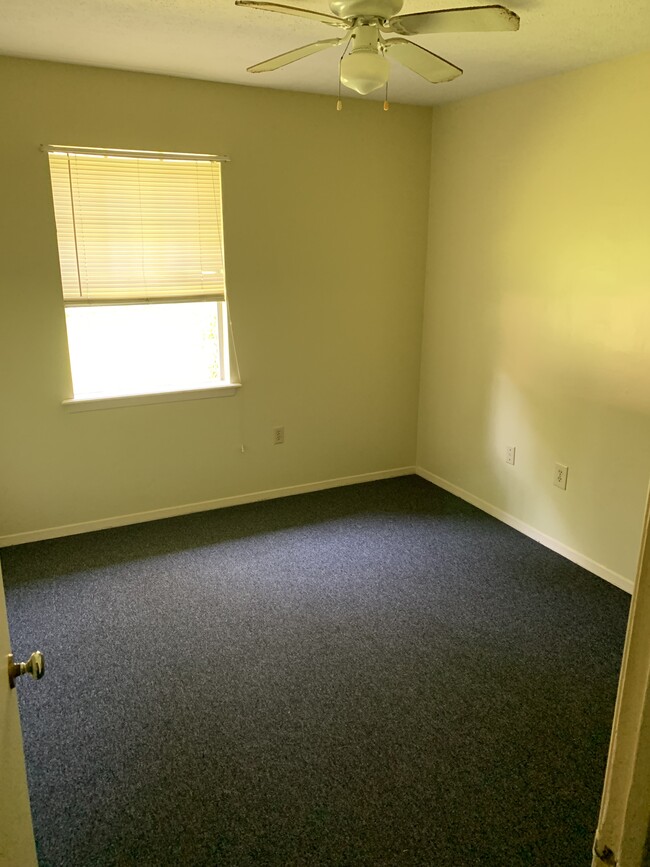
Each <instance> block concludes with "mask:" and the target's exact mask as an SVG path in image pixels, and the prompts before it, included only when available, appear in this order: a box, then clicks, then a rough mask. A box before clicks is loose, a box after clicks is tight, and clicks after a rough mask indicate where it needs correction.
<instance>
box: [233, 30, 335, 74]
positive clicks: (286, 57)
mask: <svg viewBox="0 0 650 867" xmlns="http://www.w3.org/2000/svg"><path fill="white" fill-rule="evenodd" d="M342 42H345V36H344V37H342V38H341V39H321V40H320V42H311V43H310V44H309V45H303V46H302V48H294V49H293V51H285V53H284V54H278V56H277V57H271V58H270V59H269V60H263V61H262V62H261V63H256V64H255V66H249V67H248V69H247V72H272V71H273V70H274V69H280V67H281V66H286V65H287V64H288V63H293V62H294V61H296V60H302V58H303V57H309V55H310V54H316V53H317V52H318V51H324V50H325V49H326V48H331V47H332V46H333V45H340V44H341V43H342Z"/></svg>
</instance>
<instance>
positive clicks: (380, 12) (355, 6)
mask: <svg viewBox="0 0 650 867" xmlns="http://www.w3.org/2000/svg"><path fill="white" fill-rule="evenodd" d="M403 5H404V3H403V0H332V2H331V3H330V9H331V10H332V12H333V13H334V15H337V16H338V17H339V18H381V19H384V20H385V19H387V18H392V17H393V15H397V13H398V12H399V11H400V9H401V8H402V6H403Z"/></svg>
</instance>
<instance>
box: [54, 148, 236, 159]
mask: <svg viewBox="0 0 650 867" xmlns="http://www.w3.org/2000/svg"><path fill="white" fill-rule="evenodd" d="M41 150H42V151H43V152H44V153H48V154H54V153H58V154H67V155H68V156H102V157H123V158H126V159H128V158H129V157H131V158H134V159H135V158H140V159H150V160H165V159H168V160H194V161H199V162H200V161H205V162H210V163H214V162H219V163H224V162H229V161H230V157H226V156H219V155H218V154H186V153H175V152H168V151H132V150H125V149H122V148H87V147H70V146H69V145H41Z"/></svg>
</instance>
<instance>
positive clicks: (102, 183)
mask: <svg viewBox="0 0 650 867" xmlns="http://www.w3.org/2000/svg"><path fill="white" fill-rule="evenodd" d="M179 156H180V155H179ZM49 160H50V172H51V177H52V191H53V196H54V211H55V216H56V228H57V236H58V243H59V260H60V265H61V278H62V283H63V296H64V299H65V302H66V304H68V305H73V304H82V305H86V304H111V303H134V302H138V301H140V302H146V301H186V300H191V299H192V298H203V299H205V298H216V299H217V300H223V299H224V297H225V274H224V257H223V226H222V215H221V172H220V168H221V166H220V162H219V161H217V160H216V159H214V160H212V159H208V158H203V159H192V158H188V157H183V158H179V159H175V158H174V155H171V154H170V155H165V154H160V155H158V156H146V157H145V156H139V155H128V153H127V154H125V155H119V156H118V155H116V154H114V153H110V152H106V153H102V152H100V151H97V152H93V153H75V152H74V151H63V150H61V151H58V150H57V151H50V153H49Z"/></svg>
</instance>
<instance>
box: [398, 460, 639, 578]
mask: <svg viewBox="0 0 650 867" xmlns="http://www.w3.org/2000/svg"><path fill="white" fill-rule="evenodd" d="M415 472H416V473H417V475H418V476H421V477H422V478H423V479H426V480H427V481H428V482H432V483H433V484H434V485H437V486H438V487H439V488H443V490H445V491H449V493H450V494H454V495H455V496H456V497H460V499H461V500H465V501H466V502H467V503H471V504H472V506H476V507H477V508H478V509H481V511H483V512H487V514H488V515H492V517H493V518H497V519H498V520H499V521H503V523H504V524H507V525H508V526H509V527H513V528H514V529H515V530H518V531H519V532H520V533H523V534H524V536H529V537H530V538H531V539H534V540H535V541H536V542H539V543H540V544H542V545H544V546H545V547H546V548H550V549H551V551H555V553H556V554H561V555H562V556H563V557H566V558H567V560H571V562H572V563H576V564H577V565H578V566H582V568H583V569H587V570H588V571H589V572H593V573H594V575H597V576H598V577H599V578H603V579H604V580H605V581H609V583H610V584H614V586H615V587H618V588H620V589H621V590H625V591H626V592H627V593H632V592H633V590H634V581H633V580H631V579H630V578H625V577H624V576H623V575H619V574H618V572H613V571H612V570H611V569H608V568H607V566H603V565H602V563H597V562H596V561H595V560H592V559H591V557H587V556H585V555H584V554H581V553H580V552H579V551H574V550H573V548H569V547H568V545H564V544H563V543H562V542H558V540H557V539H554V538H553V537H552V536H547V535H546V533H542V532H541V531H540V530H536V529H535V527H531V526H530V524H526V523H524V521H520V520H519V518H515V517H514V516H513V515H509V514H508V512H504V511H503V510H502V509H499V508H497V507H496V506H493V505H492V503H488V502H486V501H485V500H482V499H481V498H480V497H476V496H475V495H474V494H470V492H469V491H465V490H464V489H463V488H459V487H458V486H457V485H454V484H452V483H451V482H448V481H447V480H446V479H443V478H441V477H440V476H436V475H435V474H434V473H430V472H429V471H428V470H425V469H424V468H423V467H416V468H415Z"/></svg>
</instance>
